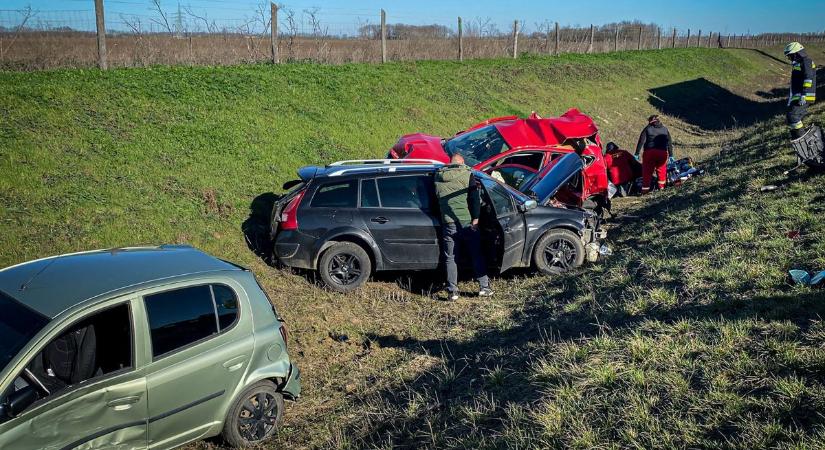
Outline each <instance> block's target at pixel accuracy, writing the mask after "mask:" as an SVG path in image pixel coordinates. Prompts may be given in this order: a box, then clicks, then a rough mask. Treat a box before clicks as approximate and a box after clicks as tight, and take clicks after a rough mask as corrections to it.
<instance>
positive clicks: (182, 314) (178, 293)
mask: <svg viewBox="0 0 825 450" xmlns="http://www.w3.org/2000/svg"><path fill="white" fill-rule="evenodd" d="M143 301H144V303H145V304H146V315H147V316H148V319H149V333H150V334H151V337H152V356H153V357H155V358H158V357H161V356H164V355H166V354H168V353H171V352H173V351H175V350H178V349H180V348H182V347H186V346H187V345H189V344H192V343H195V342H197V341H200V340H201V339H204V338H207V337H209V336H212V335H214V334H218V333H220V332H222V331H224V330H226V329H228V328H231V327H232V325H233V324H234V323H235V321H236V320H237V318H238V296H237V295H236V294H235V291H233V290H232V288H230V287H229V286H225V285H222V284H211V285H210V284H204V285H200V286H190V287H185V288H181V289H175V290H171V291H166V292H160V293H157V294H152V295H147V296H146V297H144V299H143Z"/></svg>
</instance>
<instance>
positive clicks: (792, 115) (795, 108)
mask: <svg viewBox="0 0 825 450" xmlns="http://www.w3.org/2000/svg"><path fill="white" fill-rule="evenodd" d="M807 115H808V105H801V106H800V105H793V104H792V105H791V106H789V107H788V114H787V115H786V119H787V121H788V128H789V129H790V131H791V139H798V138H800V137H802V135H804V134H805V125H804V124H803V123H802V119H804V118H805V116H807Z"/></svg>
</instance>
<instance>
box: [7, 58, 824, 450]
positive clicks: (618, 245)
mask: <svg viewBox="0 0 825 450" xmlns="http://www.w3.org/2000/svg"><path fill="white" fill-rule="evenodd" d="M814 54H815V58H816V55H821V54H822V52H821V51H817V52H815V53H814ZM820 59H821V57H820ZM787 74H788V72H787V70H786V66H784V65H782V64H780V62H778V61H776V60H775V59H772V58H771V57H770V56H767V55H763V54H760V53H757V52H753V51H741V50H726V51H722V50H704V49H691V50H668V51H661V52H624V53H619V54H613V55H594V56H573V55H571V56H564V57H561V58H529V59H520V60H517V61H510V60H495V61H471V62H467V63H464V64H457V63H450V62H419V63H403V64H389V65H385V66H371V65H345V66H338V67H329V66H320V65H312V64H306V65H304V64H296V65H285V66H280V67H268V66H253V67H231V68H152V69H139V70H117V71H111V72H108V73H101V72H98V71H80V70H71V71H57V72H43V73H30V74H17V73H0V119H2V121H0V248H2V250H0V265H2V266H5V265H9V264H12V263H16V262H20V261H23V260H26V259H32V258H35V257H40V256H45V255H49V254H55V253H62V252H68V251H76V250H82V249H88V248H101V247H110V246H123V245H136V244H141V243H160V242H188V243H192V244H194V245H196V246H198V247H201V248H203V249H205V250H207V251H210V252H212V253H214V254H217V255H219V256H222V257H225V258H229V259H232V260H235V261H237V262H239V263H242V264H245V265H247V266H249V267H250V268H252V269H253V270H254V271H255V272H256V273H257V274H258V275H259V277H260V278H261V279H262V282H263V283H264V285H265V286H266V287H267V289H268V290H269V292H270V294H271V296H272V297H273V301H274V302H275V303H276V306H277V307H278V309H279V310H280V311H281V312H282V314H283V315H284V316H285V317H286V318H287V319H288V321H289V323H290V326H291V330H292V333H293V336H294V341H293V342H292V347H291V352H292V353H293V354H294V357H295V359H296V361H297V362H298V363H299V364H300V365H301V367H302V368H303V370H304V373H305V398H304V399H302V401H301V402H299V403H298V404H296V405H294V406H292V407H290V408H288V411H287V420H286V427H285V429H284V430H283V432H282V433H281V435H279V437H278V441H279V442H278V444H293V445H297V446H305V447H312V446H325V445H328V446H336V447H363V446H369V447H375V446H383V447H391V446H393V445H395V446H410V447H417V446H427V445H429V446H437V447H445V446H454V447H466V446H477V447H512V448H517V447H518V448H522V447H525V446H538V447H549V446H574V447H594V446H598V447H611V446H615V447H634V446H639V447H656V446H667V447H670V446H675V447H697V446H699V447H714V446H718V447H726V446H732V447H741V448H755V447H766V446H782V445H785V444H789V443H799V444H800V445H806V444H807V445H808V446H816V445H819V444H818V442H821V441H822V438H823V434H825V433H823V416H822V410H823V407H824V406H825V385H824V384H823V381H825V378H824V377H825V352H824V351H823V350H822V347H823V343H825V342H823V341H825V325H823V324H822V323H821V322H820V321H819V320H820V319H819V315H820V313H821V310H822V304H821V301H822V300H821V297H822V296H823V295H822V292H821V291H811V290H808V289H804V288H790V287H788V286H787V284H786V282H785V271H786V270H787V269H789V268H793V267H804V268H808V269H823V268H825V246H824V244H823V243H822V241H821V240H819V239H818V236H821V235H822V233H823V231H825V226H824V225H823V221H822V218H823V207H822V204H823V197H822V192H823V188H825V181H823V180H822V179H821V178H809V179H808V178H802V177H792V178H791V179H790V180H788V181H782V182H781V184H782V189H781V190H779V191H775V192H772V193H767V194H761V193H759V192H758V187H759V186H760V185H761V184H763V183H766V182H777V181H778V180H780V179H781V178H782V177H781V171H782V169H783V168H784V167H787V166H789V165H792V163H793V159H792V158H791V157H790V156H789V155H788V151H787V148H786V143H785V140H784V131H783V129H782V126H781V122H780V120H779V119H778V118H777V117H775V116H776V114H777V113H779V112H781V106H782V99H781V97H782V95H783V92H782V90H781V89H780V90H772V89H773V88H777V87H784V84H783V83H784V81H785V77H787ZM651 90H652V91H653V94H654V95H653V96H651ZM568 106H578V107H580V108H581V109H582V110H584V111H585V112H587V113H589V114H592V115H593V116H594V117H596V118H597V121H599V123H600V125H601V127H602V129H603V136H604V138H605V139H606V140H615V141H617V142H619V143H620V144H622V145H624V146H628V147H629V146H631V145H632V144H633V143H634V141H635V138H636V135H637V133H638V129H639V128H640V127H641V125H642V124H643V117H645V116H646V115H648V114H650V113H652V112H664V113H666V114H670V115H672V116H676V115H678V116H679V117H671V116H666V117H665V121H666V122H667V123H668V125H670V127H671V131H672V133H673V134H674V136H675V139H676V143H677V152H678V153H680V154H690V155H693V156H696V157H700V158H707V157H710V158H711V159H710V162H709V164H708V169H709V172H710V174H709V176H707V177H705V178H703V179H701V180H695V181H692V182H691V183H689V184H688V185H686V186H684V187H682V188H680V189H674V190H671V191H666V192H664V193H659V194H654V195H652V196H650V197H648V198H646V199H644V201H637V200H631V201H620V202H618V203H619V204H618V206H617V209H618V211H619V215H620V218H619V219H617V220H616V221H615V222H614V223H613V225H612V229H611V236H610V241H611V243H612V245H613V247H614V249H615V251H616V255H615V256H614V257H613V258H611V259H610V260H608V261H607V262H605V263H603V264H600V265H596V266H590V267H587V268H584V269H582V270H580V271H578V272H576V273H574V274H570V275H569V276H565V277H559V278H557V279H548V278H545V277H539V276H533V275H530V274H528V273H517V274H515V275H510V276H507V277H504V278H502V279H499V280H498V281H497V282H496V288H497V291H498V295H497V297H496V298H495V299H493V300H492V301H477V300H475V299H466V300H462V301H460V302H457V303H454V304H447V303H443V302H439V301H437V300H435V299H432V298H430V297H427V296H422V295H418V294H415V293H414V292H412V291H415V289H412V288H411V287H413V286H414V285H416V284H419V282H421V281H422V280H421V279H422V278H423V279H426V278H427V276H428V275H424V276H423V277H417V278H412V279H408V278H406V277H401V278H400V279H398V280H396V279H395V278H394V277H386V276H384V277H380V279H379V281H376V282H372V283H370V285H369V286H368V287H367V288H366V289H364V290H362V291H361V292H359V293H357V294H354V295H351V296H346V297H345V296H341V295H336V294H331V293H327V292H324V291H322V290H320V289H318V288H316V287H315V286H313V285H312V283H311V282H310V281H308V280H306V279H304V278H303V277H301V276H297V275H294V274H290V273H288V272H287V271H276V270H274V269H272V268H270V267H268V266H266V265H265V264H264V263H263V262H262V261H261V260H260V259H259V258H258V257H257V256H255V254H254V253H253V252H251V251H250V250H249V249H248V248H247V246H246V244H245V242H244V239H243V234H242V232H241V226H242V223H243V222H244V221H245V220H247V218H248V216H249V213H250V209H249V208H250V206H251V205H250V204H251V203H252V201H253V199H255V198H256V197H259V196H260V195H261V194H267V193H269V192H272V191H274V192H278V186H279V185H280V184H281V183H282V182H283V181H286V180H288V179H290V177H291V176H292V174H293V173H294V170H295V168H296V167H297V166H299V165H302V164H307V163H318V162H326V161H329V160H333V159H343V158H352V157H363V156H380V155H382V154H383V153H384V152H385V151H386V149H387V148H388V147H389V146H390V145H391V144H392V143H393V142H394V140H395V138H396V137H397V136H398V135H400V134H401V133H405V132H411V131H418V130H423V131H428V132H432V133H435V134H442V135H447V134H450V133H452V132H454V131H455V130H457V129H460V128H462V127H464V126H467V125H469V124H470V123H472V122H473V121H476V120H481V119H484V118H487V117H489V116H494V115H504V114H521V115H524V114H527V113H529V112H530V110H533V109H536V110H538V111H539V112H541V113H543V114H558V113H561V112H563V110H564V109H566V108H567V107H568ZM815 110H816V111H820V112H821V108H816V109H815ZM731 116H734V117H731ZM819 117H821V113H820V116H819ZM731 125H735V126H737V127H738V128H736V129H729V127H730V126H731ZM720 149H724V152H723V153H722V154H721V155H718V156H713V155H715V154H717V153H718V152H719V150H720ZM265 197H266V196H264V197H259V198H265ZM254 206H255V207H256V208H255V209H257V207H258V206H260V205H259V204H256V205H254ZM257 212H258V211H253V213H257ZM255 217H256V215H255V214H253V219H254V218H255ZM794 230H799V231H800V235H799V237H798V238H795V239H791V238H788V237H786V233H787V232H789V231H794ZM467 286H468V288H469V287H470V286H471V285H469V284H468V285H467Z"/></svg>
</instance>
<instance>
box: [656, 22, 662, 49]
mask: <svg viewBox="0 0 825 450" xmlns="http://www.w3.org/2000/svg"><path fill="white" fill-rule="evenodd" d="M661 49H662V27H656V50H661Z"/></svg>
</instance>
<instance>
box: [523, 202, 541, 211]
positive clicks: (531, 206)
mask: <svg viewBox="0 0 825 450" xmlns="http://www.w3.org/2000/svg"><path fill="white" fill-rule="evenodd" d="M537 206H539V204H538V202H537V201H535V200H527V201H525V202H524V203H522V204H521V205H519V209H521V212H527V211H530V210H531V209H536V207H537Z"/></svg>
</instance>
